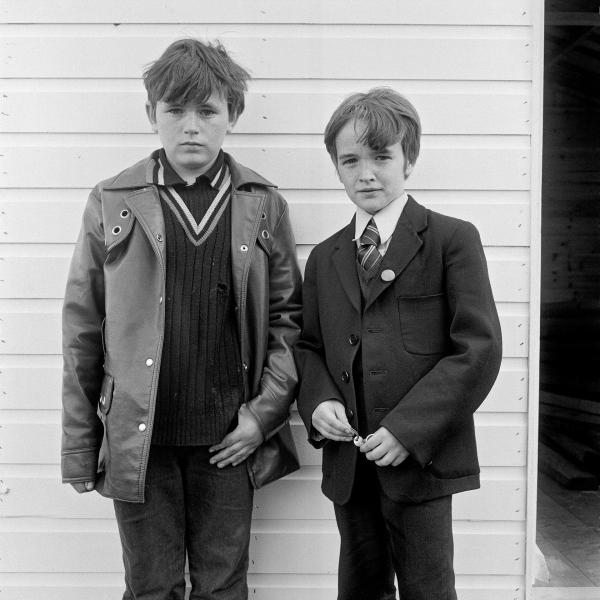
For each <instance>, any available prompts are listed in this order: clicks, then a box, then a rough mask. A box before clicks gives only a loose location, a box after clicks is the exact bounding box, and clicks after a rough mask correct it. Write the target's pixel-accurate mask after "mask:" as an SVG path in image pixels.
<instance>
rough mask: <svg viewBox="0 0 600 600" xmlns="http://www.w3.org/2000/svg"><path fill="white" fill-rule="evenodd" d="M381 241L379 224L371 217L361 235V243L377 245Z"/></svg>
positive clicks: (363, 244) (362, 244)
mask: <svg viewBox="0 0 600 600" xmlns="http://www.w3.org/2000/svg"><path fill="white" fill-rule="evenodd" d="M380 241H381V238H380V237H379V231H378V229H377V225H375V221H374V219H371V220H370V221H369V223H368V224H367V226H366V227H365V230H364V231H363V233H362V235H361V236H360V245H361V246H375V247H377V246H379V242H380Z"/></svg>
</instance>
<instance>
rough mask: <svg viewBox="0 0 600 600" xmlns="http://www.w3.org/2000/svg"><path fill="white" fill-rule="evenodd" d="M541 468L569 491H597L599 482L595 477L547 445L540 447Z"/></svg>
mask: <svg viewBox="0 0 600 600" xmlns="http://www.w3.org/2000/svg"><path fill="white" fill-rule="evenodd" d="M538 464H539V467H540V470H541V471H542V472H544V473H546V475H548V476H550V477H552V479H554V480H555V481H557V482H558V483H560V484H561V485H562V486H563V487H566V488H567V489H569V490H597V489H598V480H597V479H596V477H595V476H594V475H592V474H591V473H588V472H587V471H584V470H583V469H580V468H579V467H578V466H577V465H575V464H573V463H572V462H571V461H570V460H568V459H566V458H564V457H563V456H561V455H560V454H559V453H558V452H555V451H554V450H552V448H549V447H548V446H546V445H545V444H540V446H539V462H538Z"/></svg>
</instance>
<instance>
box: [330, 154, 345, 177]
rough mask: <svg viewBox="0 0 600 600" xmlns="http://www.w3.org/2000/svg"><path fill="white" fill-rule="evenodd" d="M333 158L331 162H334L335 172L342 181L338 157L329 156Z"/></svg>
mask: <svg viewBox="0 0 600 600" xmlns="http://www.w3.org/2000/svg"><path fill="white" fill-rule="evenodd" d="M329 158H331V162H332V163H333V168H334V169H335V174H336V175H337V178H338V180H339V181H340V183H342V178H341V177H340V170H339V169H338V164H337V158H333V156H331V155H330V156H329Z"/></svg>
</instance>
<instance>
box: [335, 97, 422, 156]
mask: <svg viewBox="0 0 600 600" xmlns="http://www.w3.org/2000/svg"><path fill="white" fill-rule="evenodd" d="M349 121H362V122H364V124H365V130H364V131H363V132H362V134H361V136H360V138H359V139H358V141H359V142H361V143H363V144H366V145H367V146H369V147H370V148H373V149H374V150H383V149H384V148H387V147H388V146H391V145H392V144H395V143H397V142H400V145H401V147H402V151H403V153H404V159H405V161H406V162H407V163H410V164H412V165H414V164H415V162H416V160H417V157H418V156H419V149H420V146H421V121H420V119H419V115H418V113H417V111H416V109H415V107H414V106H413V105H412V104H411V103H410V102H409V101H408V100H407V99H406V98H405V97H404V96H402V95H401V94H399V93H398V92H396V91H394V90H393V89H391V88H388V87H376V88H373V89H371V90H369V91H368V92H366V93H358V94H353V95H352V96H349V97H348V98H346V99H345V100H344V101H343V102H342V103H341V104H340V105H339V106H338V107H337V108H336V109H335V111H334V113H333V114H332V115H331V118H330V119H329V123H327V127H326V128H325V136H324V138H325V147H326V148H327V152H329V156H331V160H333V162H334V163H337V148H336V138H337V136H338V133H339V132H340V130H341V129H342V127H344V125H346V123H348V122H349Z"/></svg>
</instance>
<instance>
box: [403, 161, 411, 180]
mask: <svg viewBox="0 0 600 600" xmlns="http://www.w3.org/2000/svg"><path fill="white" fill-rule="evenodd" d="M412 170H413V165H412V164H411V163H406V166H405V167H404V179H408V176H409V175H410V174H411V173H412Z"/></svg>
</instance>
